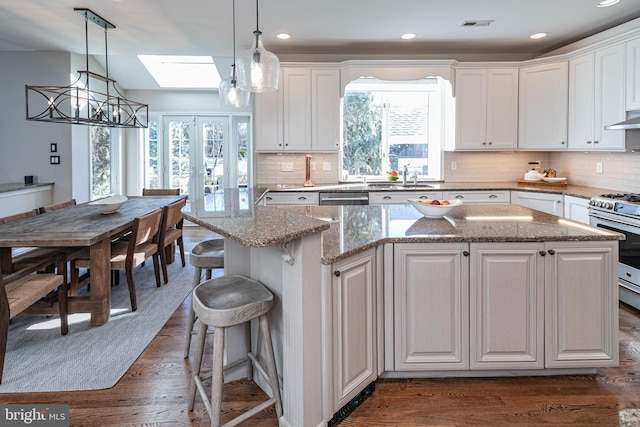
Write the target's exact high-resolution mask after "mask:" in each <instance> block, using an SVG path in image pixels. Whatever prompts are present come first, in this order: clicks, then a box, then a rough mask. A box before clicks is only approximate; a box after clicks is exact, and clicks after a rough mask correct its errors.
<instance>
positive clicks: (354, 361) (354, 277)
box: [331, 249, 377, 408]
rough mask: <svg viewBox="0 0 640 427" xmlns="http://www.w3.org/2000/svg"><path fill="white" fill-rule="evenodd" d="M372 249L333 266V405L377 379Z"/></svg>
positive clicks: (373, 251) (336, 406)
mask: <svg viewBox="0 0 640 427" xmlns="http://www.w3.org/2000/svg"><path fill="white" fill-rule="evenodd" d="M374 256H375V250H374V249H370V250H368V251H366V252H363V253H361V254H358V255H355V256H353V257H351V258H348V259H346V260H344V261H341V262H338V263H336V264H334V265H333V266H332V277H333V278H332V283H331V293H332V302H333V304H332V307H333V313H332V324H333V328H332V330H333V340H332V344H333V349H334V351H333V366H334V369H333V373H334V376H333V383H334V387H335V390H334V393H333V396H334V401H333V407H334V408H341V407H342V406H344V405H345V404H346V403H347V402H349V401H350V400H351V399H352V398H353V397H355V396H356V395H357V394H358V393H359V392H360V391H362V390H363V389H364V388H365V387H366V386H367V385H369V384H370V383H372V382H373V381H375V380H376V378H377V369H376V363H377V356H376V355H377V341H376V276H375V273H376V270H375V267H374V264H375V262H374V259H375V258H374Z"/></svg>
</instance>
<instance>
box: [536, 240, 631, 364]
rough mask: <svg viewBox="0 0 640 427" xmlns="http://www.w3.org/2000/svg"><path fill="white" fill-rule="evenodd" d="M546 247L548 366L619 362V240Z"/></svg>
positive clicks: (563, 243) (559, 243)
mask: <svg viewBox="0 0 640 427" xmlns="http://www.w3.org/2000/svg"><path fill="white" fill-rule="evenodd" d="M546 249H547V256H546V257H545V276H546V277H545V300H546V301H545V307H546V312H545V318H546V319H545V328H546V331H545V336H546V343H545V348H546V350H545V360H546V366H547V367H549V368H579V367H594V366H617V365H618V358H619V356H618V350H619V348H618V280H617V260H618V242H617V241H615V242H609V241H600V242H551V243H547V244H546ZM614 263H615V265H614Z"/></svg>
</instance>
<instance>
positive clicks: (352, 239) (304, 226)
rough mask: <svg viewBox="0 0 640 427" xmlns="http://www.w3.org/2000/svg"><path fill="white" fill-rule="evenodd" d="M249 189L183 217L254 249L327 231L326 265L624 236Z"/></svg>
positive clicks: (543, 218) (571, 224)
mask: <svg viewBox="0 0 640 427" xmlns="http://www.w3.org/2000/svg"><path fill="white" fill-rule="evenodd" d="M255 196H256V194H255V193H254V191H252V190H227V191H225V192H224V193H215V194H209V195H207V196H206V197H205V198H203V199H200V200H196V201H191V202H189V203H187V206H186V207H185V208H184V209H183V216H184V217H185V218H186V219H188V220H189V221H192V222H194V223H196V224H199V225H201V226H203V227H205V228H208V229H210V230H213V231H215V232H217V233H219V234H221V235H222V236H224V237H228V238H231V239H234V240H236V241H238V242H239V243H241V244H243V245H246V246H249V247H265V246H272V245H276V244H279V243H285V242H288V241H290V240H294V239H298V238H302V237H304V236H308V235H311V234H315V233H319V232H323V256H322V260H321V261H322V263H323V264H332V263H334V262H336V261H339V260H341V259H344V258H347V257H349V256H351V255H354V254H356V253H358V252H361V251H363V250H366V249H368V248H371V247H375V246H377V245H380V244H383V243H399V242H413V243H444V242H545V241H561V240H565V241H593V240H622V239H624V235H622V234H618V233H612V232H608V231H606V230H600V229H595V228H593V227H589V226H587V225H585V224H581V223H578V222H575V221H571V220H567V219H563V218H560V217H557V216H554V215H549V214H546V213H543V212H539V211H536V210H533V209H529V208H525V207H522V206H518V205H511V204H482V205H462V206H457V207H455V208H453V209H452V210H451V212H450V213H449V214H448V215H447V216H446V217H444V218H435V219H433V218H425V217H423V216H422V215H421V214H420V213H419V212H418V211H417V210H416V209H415V208H413V207H412V206H411V205H408V204H406V205H405V204H400V205H385V206H278V207H273V206H260V205H256V204H254V203H253V200H255Z"/></svg>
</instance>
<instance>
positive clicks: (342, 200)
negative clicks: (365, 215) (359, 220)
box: [319, 192, 369, 206]
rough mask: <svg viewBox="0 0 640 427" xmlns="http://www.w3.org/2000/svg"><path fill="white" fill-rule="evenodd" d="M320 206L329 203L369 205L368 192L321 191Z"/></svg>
mask: <svg viewBox="0 0 640 427" xmlns="http://www.w3.org/2000/svg"><path fill="white" fill-rule="evenodd" d="M319 196H320V198H319V204H320V206H329V205H338V206H341V205H368V204H369V193H368V192H361V193H358V192H342V193H340V192H320V194H319Z"/></svg>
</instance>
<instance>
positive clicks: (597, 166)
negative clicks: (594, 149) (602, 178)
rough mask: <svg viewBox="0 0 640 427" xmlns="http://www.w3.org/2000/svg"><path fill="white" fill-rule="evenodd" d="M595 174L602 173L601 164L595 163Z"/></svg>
mask: <svg viewBox="0 0 640 427" xmlns="http://www.w3.org/2000/svg"><path fill="white" fill-rule="evenodd" d="M596 173H602V162H598V163H596Z"/></svg>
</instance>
